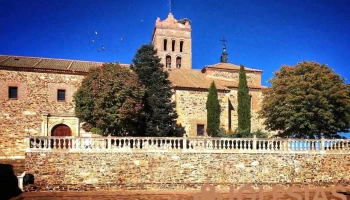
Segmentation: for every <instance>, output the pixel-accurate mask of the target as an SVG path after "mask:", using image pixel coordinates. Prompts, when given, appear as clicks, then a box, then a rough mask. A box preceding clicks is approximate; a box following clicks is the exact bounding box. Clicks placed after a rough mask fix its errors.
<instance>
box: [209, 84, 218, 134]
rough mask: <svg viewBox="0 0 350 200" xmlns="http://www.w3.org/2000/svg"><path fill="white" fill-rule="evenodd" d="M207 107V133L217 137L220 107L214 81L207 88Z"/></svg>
mask: <svg viewBox="0 0 350 200" xmlns="http://www.w3.org/2000/svg"><path fill="white" fill-rule="evenodd" d="M206 109H207V133H208V135H209V136H212V137H217V136H218V134H219V132H220V114H221V107H220V103H219V99H218V91H217V89H216V86H215V83H214V81H213V82H212V83H211V85H210V88H209V90H208V98H207V103H206Z"/></svg>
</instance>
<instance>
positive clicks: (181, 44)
mask: <svg viewBox="0 0 350 200" xmlns="http://www.w3.org/2000/svg"><path fill="white" fill-rule="evenodd" d="M183 45H184V41H180V52H182V49H183Z"/></svg>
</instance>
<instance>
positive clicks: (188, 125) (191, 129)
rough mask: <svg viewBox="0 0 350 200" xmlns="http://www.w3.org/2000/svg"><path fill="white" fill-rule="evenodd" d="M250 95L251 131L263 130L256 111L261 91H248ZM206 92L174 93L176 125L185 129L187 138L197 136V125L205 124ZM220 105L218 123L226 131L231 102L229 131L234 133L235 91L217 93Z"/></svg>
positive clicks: (235, 118) (235, 113) (258, 106)
mask: <svg viewBox="0 0 350 200" xmlns="http://www.w3.org/2000/svg"><path fill="white" fill-rule="evenodd" d="M250 94H251V95H252V103H253V104H252V108H251V113H252V118H251V125H252V126H251V129H252V131H256V130H258V129H262V130H264V126H263V124H262V123H263V120H262V119H259V118H258V111H259V109H260V105H261V101H262V93H261V91H259V90H257V91H254V90H253V91H250ZM207 96H208V92H205V91H189V90H177V91H176V106H177V107H176V110H177V112H178V114H179V118H178V123H179V124H181V125H182V126H183V127H185V131H186V133H187V134H188V135H189V136H196V135H197V124H204V125H205V128H206V124H207V110H206V101H207ZM218 96H219V102H220V105H221V116H220V123H221V125H222V127H224V128H225V129H226V130H228V128H229V108H228V101H230V102H231V104H232V106H233V110H231V111H230V112H231V113H230V114H231V130H232V131H234V130H235V129H236V128H237V127H238V114H237V107H238V99H237V90H231V91H230V92H229V93H218Z"/></svg>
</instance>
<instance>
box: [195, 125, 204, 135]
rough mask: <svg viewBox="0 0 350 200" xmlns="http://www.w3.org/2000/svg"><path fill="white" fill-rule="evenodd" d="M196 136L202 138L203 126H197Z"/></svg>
mask: <svg viewBox="0 0 350 200" xmlns="http://www.w3.org/2000/svg"><path fill="white" fill-rule="evenodd" d="M197 136H204V124H197Z"/></svg>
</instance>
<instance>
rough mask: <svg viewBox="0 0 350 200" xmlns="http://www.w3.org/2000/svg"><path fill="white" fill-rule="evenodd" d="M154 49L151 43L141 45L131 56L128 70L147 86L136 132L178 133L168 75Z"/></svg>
mask: <svg viewBox="0 0 350 200" xmlns="http://www.w3.org/2000/svg"><path fill="white" fill-rule="evenodd" d="M160 60H161V59H160V58H159V57H158V56H157V50H156V49H155V48H154V46H153V45H152V44H146V45H142V46H141V47H140V48H139V49H138V50H137V52H136V54H135V56H134V58H133V65H132V66H131V69H132V70H134V71H135V72H136V73H137V74H138V77H139V80H140V81H141V82H142V84H143V85H145V87H146V91H145V96H144V98H143V110H142V113H141V115H140V116H141V117H140V119H139V127H138V130H139V135H144V136H156V137H158V136H159V137H167V136H179V133H178V132H177V130H176V128H177V127H176V119H177V116H178V115H177V113H176V110H175V103H174V102H172V100H171V97H172V95H173V93H172V90H171V89H172V88H171V83H170V81H169V80H168V76H169V74H168V73H167V72H166V71H164V70H163V64H161V63H160Z"/></svg>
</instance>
